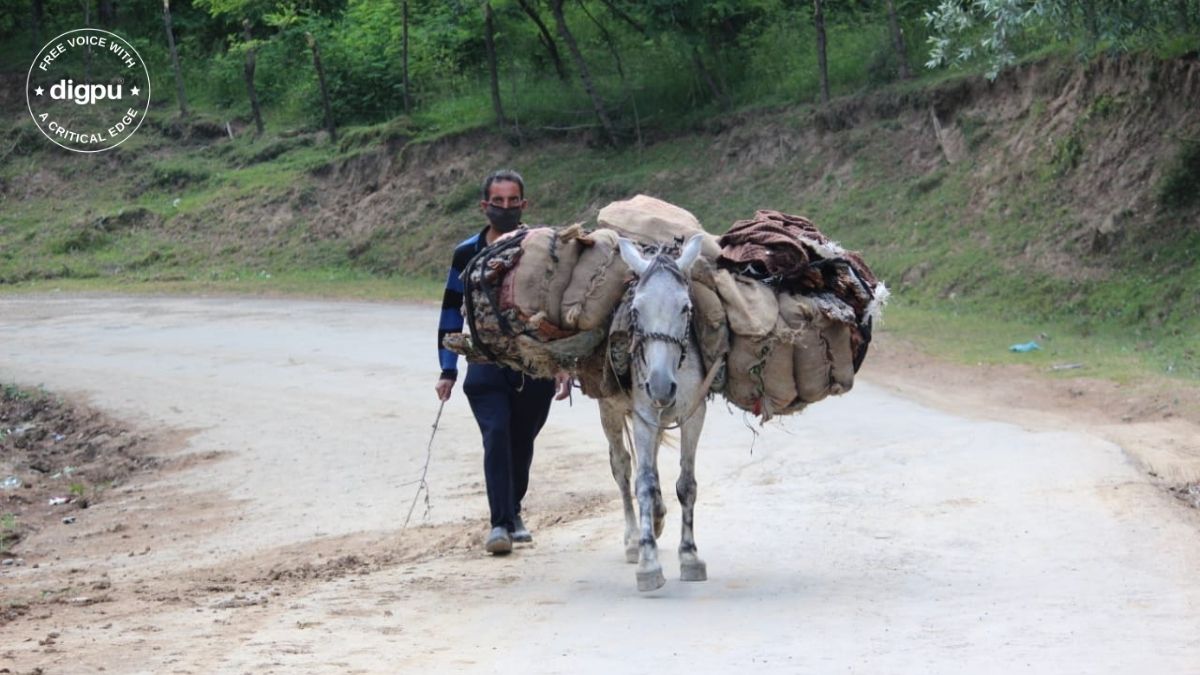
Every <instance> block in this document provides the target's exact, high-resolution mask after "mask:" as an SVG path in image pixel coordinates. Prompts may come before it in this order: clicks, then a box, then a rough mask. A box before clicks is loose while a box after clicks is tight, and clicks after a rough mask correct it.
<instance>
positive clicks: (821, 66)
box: [813, 0, 829, 103]
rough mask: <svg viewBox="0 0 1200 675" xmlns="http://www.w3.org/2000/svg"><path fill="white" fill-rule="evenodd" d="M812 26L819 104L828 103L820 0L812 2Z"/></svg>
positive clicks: (827, 82)
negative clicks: (814, 36) (819, 78)
mask: <svg viewBox="0 0 1200 675" xmlns="http://www.w3.org/2000/svg"><path fill="white" fill-rule="evenodd" d="M813 26H815V27H816V29H817V69H818V70H819V71H820V75H821V103H829V64H828V62H826V57H825V12H824V11H823V10H822V9H821V0H813Z"/></svg>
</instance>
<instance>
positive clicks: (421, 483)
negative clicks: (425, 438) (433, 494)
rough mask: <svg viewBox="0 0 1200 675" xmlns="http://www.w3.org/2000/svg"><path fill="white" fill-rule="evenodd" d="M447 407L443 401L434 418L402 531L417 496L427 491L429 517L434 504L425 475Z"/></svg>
mask: <svg viewBox="0 0 1200 675" xmlns="http://www.w3.org/2000/svg"><path fill="white" fill-rule="evenodd" d="M445 407H446V402H445V401H442V404H441V405H439V406H438V411H437V417H435V418H434V419H433V433H431V434H429V445H428V446H426V447H425V466H423V467H421V478H420V479H419V480H418V481H417V491H416V493H415V494H413V498H412V503H411V504H409V505H408V515H407V516H404V525H402V526H401V527H400V531H401V532H403V531H404V530H406V529H408V521H409V520H412V514H413V509H415V508H417V498H419V497H420V496H421V493H422V492H423V493H425V515H424V516H423V517H424V518H428V517H429V510H430V509H431V508H432V505H431V504H430V503H429V483H428V482H427V481H426V480H425V477H426V476H427V475H428V474H429V459H430V458H431V457H433V439H434V437H435V436H437V431H438V422H440V421H441V420H442V410H444V409H445Z"/></svg>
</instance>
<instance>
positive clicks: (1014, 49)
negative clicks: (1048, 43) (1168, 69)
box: [924, 0, 1200, 79]
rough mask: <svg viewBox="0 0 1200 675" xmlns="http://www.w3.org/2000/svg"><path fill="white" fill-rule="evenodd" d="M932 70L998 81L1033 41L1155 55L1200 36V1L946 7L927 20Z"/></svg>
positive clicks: (1039, 0)
mask: <svg viewBox="0 0 1200 675" xmlns="http://www.w3.org/2000/svg"><path fill="white" fill-rule="evenodd" d="M924 19H925V22H926V24H927V25H928V26H929V27H930V29H931V32H932V35H931V36H930V37H929V39H928V44H929V60H928V61H927V62H926V66H927V67H929V68H938V67H941V66H945V65H963V64H966V63H970V62H983V63H985V64H986V67H987V75H988V77H989V78H991V79H995V77H996V76H997V75H998V74H999V72H1000V71H1001V70H1003V69H1004V68H1007V67H1008V66H1011V65H1012V64H1014V63H1015V62H1016V60H1017V57H1018V55H1019V54H1020V53H1021V52H1023V51H1025V50H1027V49H1028V48H1029V47H1028V46H1027V45H1022V41H1023V40H1026V39H1028V38H1030V37H1031V36H1045V37H1053V38H1055V39H1057V40H1059V41H1073V40H1074V41H1078V43H1079V45H1080V47H1081V48H1082V51H1084V52H1085V53H1090V52H1096V51H1100V50H1109V51H1132V50H1136V49H1148V48H1149V49H1153V48H1155V47H1156V46H1158V45H1161V44H1163V43H1166V42H1170V41H1173V40H1178V39H1179V38H1180V36H1184V35H1186V36H1189V37H1190V38H1191V39H1192V44H1193V48H1194V44H1195V42H1194V39H1195V37H1196V34H1197V32H1198V31H1200V0H1082V1H1080V0H972V1H971V2H969V3H964V2H959V1H958V0H940V2H939V3H938V5H937V6H936V7H935V8H933V9H931V10H929V11H926V12H925V13H924Z"/></svg>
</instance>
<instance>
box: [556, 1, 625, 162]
mask: <svg viewBox="0 0 1200 675" xmlns="http://www.w3.org/2000/svg"><path fill="white" fill-rule="evenodd" d="M550 11H551V12H552V13H553V14H554V23H555V24H556V25H557V26H558V34H559V36H560V37H562V40H563V42H565V43H566V44H567V50H568V51H570V52H571V58H572V59H573V60H574V61H575V69H576V70H578V71H579V79H580V80H582V81H583V89H584V91H586V92H587V95H588V98H590V99H591V100H592V109H593V110H594V111H595V113H596V118H597V119H598V120H600V127H601V128H602V129H603V130H604V136H605V139H606V140H607V141H608V142H609V143H610V144H612V145H617V132H616V129H615V128H614V127H613V123H612V121H611V120H610V119H609V118H608V113H607V112H605V110H604V100H603V99H601V98H600V92H598V91H597V90H596V86H595V84H593V82H592V74H591V71H590V70H588V66H587V61H585V60H584V59H583V53H582V52H580V51H579V44H578V43H576V42H575V36H574V35H572V34H571V29H570V28H569V27H568V26H567V19H566V17H564V16H563V0H550Z"/></svg>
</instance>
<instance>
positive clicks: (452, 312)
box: [437, 227, 488, 380]
mask: <svg viewBox="0 0 1200 675" xmlns="http://www.w3.org/2000/svg"><path fill="white" fill-rule="evenodd" d="M487 230H488V228H487V227H485V228H483V229H482V230H480V231H479V232H477V233H475V234H473V235H471V236H470V237H468V238H467V239H464V240H463V241H462V243H460V244H459V245H458V246H456V247H455V248H454V258H453V259H452V260H451V262H450V274H449V275H448V276H447V277H446V290H445V292H443V293H442V316H441V320H440V321H438V334H437V349H438V361H439V363H440V365H441V367H442V379H446V380H455V379H457V378H458V354H455V353H454V352H452V351H450V350H449V349H446V348H445V347H443V346H442V338H444V337H446V334H447V333H461V332H462V329H463V313H462V312H463V310H462V307H463V282H462V273H463V270H464V269H465V268H466V266H467V263H468V262H470V260H471V258H473V257H475V254H476V253H479V252H480V251H482V250H483V248H484V247H485V246H487V239H486V238H485V236H484V233H486V232H487Z"/></svg>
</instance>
